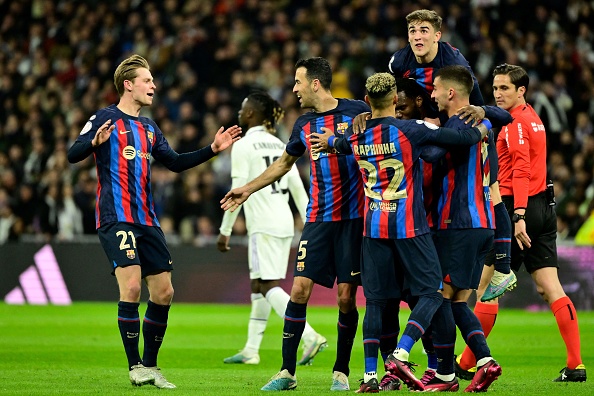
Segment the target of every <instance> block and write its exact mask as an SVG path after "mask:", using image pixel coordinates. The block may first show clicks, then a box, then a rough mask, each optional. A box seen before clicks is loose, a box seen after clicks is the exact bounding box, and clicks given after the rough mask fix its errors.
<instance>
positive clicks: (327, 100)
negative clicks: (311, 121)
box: [314, 91, 338, 113]
mask: <svg viewBox="0 0 594 396" xmlns="http://www.w3.org/2000/svg"><path fill="white" fill-rule="evenodd" d="M337 106H338V99H336V98H335V97H333V96H332V94H330V92H329V91H328V92H326V91H324V93H322V94H320V95H319V97H318V100H317V102H316V104H315V105H314V111H315V112H316V113H325V112H327V111H330V110H333V109H335V108H336V107H337Z"/></svg>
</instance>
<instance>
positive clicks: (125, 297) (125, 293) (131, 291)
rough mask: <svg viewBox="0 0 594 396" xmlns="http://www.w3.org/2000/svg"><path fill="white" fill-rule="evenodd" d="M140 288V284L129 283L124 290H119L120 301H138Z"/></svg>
mask: <svg viewBox="0 0 594 396" xmlns="http://www.w3.org/2000/svg"><path fill="white" fill-rule="evenodd" d="M141 291H142V287H141V284H140V282H136V281H129V282H128V283H126V285H125V288H123V289H122V288H120V300H122V301H139V300H140V292H141Z"/></svg>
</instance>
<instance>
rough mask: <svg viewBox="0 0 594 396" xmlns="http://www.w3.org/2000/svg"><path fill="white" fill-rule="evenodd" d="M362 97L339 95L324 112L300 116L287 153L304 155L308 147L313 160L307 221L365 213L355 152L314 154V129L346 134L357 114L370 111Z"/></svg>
mask: <svg viewBox="0 0 594 396" xmlns="http://www.w3.org/2000/svg"><path fill="white" fill-rule="evenodd" d="M369 111H370V109H369V106H367V104H365V102H363V101H361V100H351V99H338V106H337V107H336V108H334V109H332V110H330V111H327V112H324V113H316V112H309V113H306V114H303V115H302V116H300V117H299V118H298V119H297V121H296V122H295V125H294V126H293V131H292V133H291V137H290V139H289V142H288V143H287V147H286V151H287V154H289V155H292V156H294V157H300V156H301V155H303V153H304V152H305V151H306V150H307V151H309V153H310V154H309V161H310V187H309V202H308V204H307V214H306V221H307V222H326V221H341V220H350V219H356V218H360V217H362V216H363V186H362V184H361V178H360V177H359V168H358V166H357V162H356V161H355V158H354V157H353V156H352V155H345V154H341V153H338V152H336V151H335V150H332V152H328V153H320V154H312V153H311V143H310V141H309V137H308V136H309V134H310V133H314V132H316V133H323V132H322V131H321V129H320V128H322V127H326V128H328V129H330V130H331V131H333V132H334V134H335V135H336V136H337V137H342V136H343V135H344V132H345V130H346V129H347V128H348V127H349V126H350V125H351V123H352V120H353V118H355V117H356V116H357V115H359V114H361V113H364V112H369Z"/></svg>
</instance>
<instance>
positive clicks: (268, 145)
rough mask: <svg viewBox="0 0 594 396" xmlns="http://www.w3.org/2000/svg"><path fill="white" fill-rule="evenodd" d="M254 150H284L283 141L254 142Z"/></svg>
mask: <svg viewBox="0 0 594 396" xmlns="http://www.w3.org/2000/svg"><path fill="white" fill-rule="evenodd" d="M253 146H254V150H260V149H268V150H284V149H285V145H284V144H283V143H272V142H256V143H254V144H253Z"/></svg>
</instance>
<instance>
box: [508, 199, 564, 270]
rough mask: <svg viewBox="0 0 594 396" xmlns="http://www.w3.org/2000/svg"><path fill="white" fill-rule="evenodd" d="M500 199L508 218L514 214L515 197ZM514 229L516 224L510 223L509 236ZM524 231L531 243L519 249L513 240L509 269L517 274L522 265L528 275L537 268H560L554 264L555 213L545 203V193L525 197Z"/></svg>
mask: <svg viewBox="0 0 594 396" xmlns="http://www.w3.org/2000/svg"><path fill="white" fill-rule="evenodd" d="M501 198H502V199H503V203H504V204H505V208H506V209H507V212H508V213H509V215H510V218H511V216H512V215H513V213H514V197H513V196H503V197H501ZM514 227H515V224H514V223H513V222H512V233H513V229H514ZM526 232H527V233H528V236H529V237H530V240H531V242H530V243H531V245H532V246H531V247H530V248H526V247H524V250H522V249H520V246H519V245H518V241H517V240H516V239H515V238H513V237H512V249H511V268H512V269H513V270H514V271H518V270H519V269H520V267H521V266H522V264H524V265H525V266H526V271H528V272H529V273H533V272H534V271H536V270H537V269H539V268H545V267H556V268H559V265H558V264H557V214H556V213H555V207H554V206H550V205H549V204H548V202H547V199H546V195H545V192H544V191H543V192H541V193H539V194H536V195H533V196H531V197H528V207H527V208H526Z"/></svg>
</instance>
